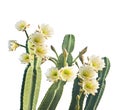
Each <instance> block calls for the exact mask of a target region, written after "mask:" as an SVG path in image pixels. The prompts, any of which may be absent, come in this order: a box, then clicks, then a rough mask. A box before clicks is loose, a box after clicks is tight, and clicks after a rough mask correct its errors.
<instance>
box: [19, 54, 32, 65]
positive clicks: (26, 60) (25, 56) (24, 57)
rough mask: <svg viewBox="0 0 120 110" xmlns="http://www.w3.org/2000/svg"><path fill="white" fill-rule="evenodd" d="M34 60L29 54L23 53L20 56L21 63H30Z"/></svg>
mask: <svg viewBox="0 0 120 110" xmlns="http://www.w3.org/2000/svg"><path fill="white" fill-rule="evenodd" d="M32 60H33V55H30V54H28V53H23V54H22V55H21V56H20V61H21V62H22V63H30V62H31V61H32Z"/></svg>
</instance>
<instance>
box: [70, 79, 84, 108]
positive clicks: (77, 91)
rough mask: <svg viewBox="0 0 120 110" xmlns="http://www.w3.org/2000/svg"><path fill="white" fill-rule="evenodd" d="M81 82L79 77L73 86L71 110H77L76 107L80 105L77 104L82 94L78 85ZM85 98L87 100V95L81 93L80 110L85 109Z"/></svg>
mask: <svg viewBox="0 0 120 110" xmlns="http://www.w3.org/2000/svg"><path fill="white" fill-rule="evenodd" d="M79 82H80V79H79V78H78V77H76V79H75V80H74V84H73V90H72V99H71V103H70V107H69V110H75V109H76V106H77V105H78V104H77V96H79V94H80V85H78V83H79ZM84 98H85V95H84V94H83V93H81V95H80V99H79V107H80V110H82V108H83V101H84Z"/></svg>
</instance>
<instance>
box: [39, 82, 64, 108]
mask: <svg viewBox="0 0 120 110" xmlns="http://www.w3.org/2000/svg"><path fill="white" fill-rule="evenodd" d="M64 85H65V82H63V81H57V82H55V83H53V84H52V85H51V87H50V88H49V89H48V91H47V93H46V94H45V96H44V98H43V100H42V102H41V104H40V106H39V108H38V110H55V108H56V106H57V104H58V102H59V100H60V97H61V95H62V91H63V86H64Z"/></svg>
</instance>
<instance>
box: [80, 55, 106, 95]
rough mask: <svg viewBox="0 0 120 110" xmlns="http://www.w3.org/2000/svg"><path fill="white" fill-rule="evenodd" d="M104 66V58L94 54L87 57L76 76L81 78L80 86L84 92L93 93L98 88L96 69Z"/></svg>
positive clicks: (99, 69)
mask: <svg viewBox="0 0 120 110" xmlns="http://www.w3.org/2000/svg"><path fill="white" fill-rule="evenodd" d="M104 67H105V62H104V60H103V59H101V58H100V57H99V56H94V55H93V56H91V57H89V58H88V63H85V64H83V65H82V66H81V67H80V69H79V74H78V77H79V78H80V79H81V82H80V86H82V90H83V91H84V93H85V94H92V95H95V93H96V92H97V89H98V88H99V83H98V79H97V76H98V71H101V70H102V69H103V68H104Z"/></svg>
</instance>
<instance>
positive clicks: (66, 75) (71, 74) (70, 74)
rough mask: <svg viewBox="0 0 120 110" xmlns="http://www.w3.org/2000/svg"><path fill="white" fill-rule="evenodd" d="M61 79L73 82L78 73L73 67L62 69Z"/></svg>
mask: <svg viewBox="0 0 120 110" xmlns="http://www.w3.org/2000/svg"><path fill="white" fill-rule="evenodd" d="M60 77H61V79H62V80H63V81H73V80H74V79H75V77H76V72H75V71H74V69H73V67H68V66H66V67H63V68H61V69H60Z"/></svg>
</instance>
